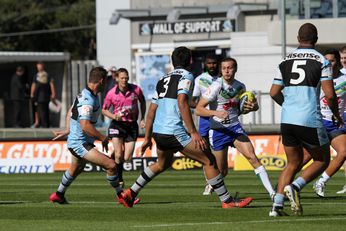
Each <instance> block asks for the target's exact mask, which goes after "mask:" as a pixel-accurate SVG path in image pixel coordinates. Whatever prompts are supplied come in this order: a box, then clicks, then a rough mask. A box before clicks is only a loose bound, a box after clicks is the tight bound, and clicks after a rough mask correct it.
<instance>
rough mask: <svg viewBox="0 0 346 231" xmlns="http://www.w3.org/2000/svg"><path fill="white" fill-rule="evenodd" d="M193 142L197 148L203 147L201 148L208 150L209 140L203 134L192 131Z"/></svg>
mask: <svg viewBox="0 0 346 231" xmlns="http://www.w3.org/2000/svg"><path fill="white" fill-rule="evenodd" d="M190 135H191V139H192V142H194V143H195V148H198V149H201V150H207V149H208V145H207V142H206V141H205V140H204V139H203V138H202V137H201V135H200V134H199V133H198V132H192V133H190Z"/></svg>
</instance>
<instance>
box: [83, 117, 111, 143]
mask: <svg viewBox="0 0 346 231" xmlns="http://www.w3.org/2000/svg"><path fill="white" fill-rule="evenodd" d="M79 123H80V125H81V128H82V130H83V132H84V133H85V134H87V135H88V136H90V137H94V138H95V139H98V140H100V141H104V140H106V139H107V136H105V135H103V134H102V133H100V132H99V131H98V130H97V129H96V128H95V127H94V125H92V123H91V122H90V120H86V119H81V120H80V122H79Z"/></svg>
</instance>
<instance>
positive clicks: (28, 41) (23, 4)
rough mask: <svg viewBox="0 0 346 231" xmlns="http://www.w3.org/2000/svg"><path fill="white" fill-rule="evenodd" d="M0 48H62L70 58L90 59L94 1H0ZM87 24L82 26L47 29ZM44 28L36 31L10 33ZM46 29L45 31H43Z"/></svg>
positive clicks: (91, 53) (93, 36)
mask: <svg viewBox="0 0 346 231" xmlns="http://www.w3.org/2000/svg"><path fill="white" fill-rule="evenodd" d="M0 4H1V7H0V25H1V27H0V36H1V37H0V50H1V51H59V52H61V51H66V52H70V53H71V56H72V58H73V59H93V58H95V57H94V53H95V51H94V50H93V49H92V48H91V44H92V43H93V42H94V41H95V37H96V28H95V26H94V25H95V14H96V9H95V0H44V1H42V0H0ZM83 26H91V27H89V28H86V29H75V30H68V31H57V32H52V31H51V32H49V31H50V30H55V29H61V28H70V27H83ZM38 30H44V31H43V32H42V33H40V34H34V33H32V34H28V35H27V34H25V35H15V36H9V35H11V34H10V33H17V32H28V31H38ZM47 32H49V33H47Z"/></svg>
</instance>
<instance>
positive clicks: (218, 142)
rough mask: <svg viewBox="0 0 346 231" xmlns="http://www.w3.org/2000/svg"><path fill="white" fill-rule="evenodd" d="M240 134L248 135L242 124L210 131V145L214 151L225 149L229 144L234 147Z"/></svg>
mask: <svg viewBox="0 0 346 231" xmlns="http://www.w3.org/2000/svg"><path fill="white" fill-rule="evenodd" d="M239 136H247V134H246V133H245V131H244V129H243V128H242V126H241V125H240V124H237V125H235V126H231V127H227V128H223V129H220V130H219V129H218V130H213V129H210V131H209V142H210V146H211V148H212V149H213V150H214V151H220V150H223V149H225V148H227V147H229V146H232V147H234V141H235V140H236V139H237V137H239Z"/></svg>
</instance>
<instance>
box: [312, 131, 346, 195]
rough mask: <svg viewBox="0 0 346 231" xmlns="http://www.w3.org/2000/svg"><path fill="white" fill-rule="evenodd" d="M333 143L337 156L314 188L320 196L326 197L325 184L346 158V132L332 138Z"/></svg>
mask: <svg viewBox="0 0 346 231" xmlns="http://www.w3.org/2000/svg"><path fill="white" fill-rule="evenodd" d="M331 145H332V147H333V148H334V150H335V151H336V156H335V157H334V159H333V160H332V161H331V162H330V164H329V166H328V168H327V169H326V170H325V171H324V172H323V173H322V175H321V177H320V178H319V179H318V180H317V181H316V182H315V184H314V189H315V192H316V194H317V195H318V196H320V197H324V194H325V193H324V190H325V184H326V183H327V182H328V181H329V179H330V178H331V177H332V176H333V175H334V174H335V173H336V172H337V171H338V170H339V169H340V168H341V166H342V165H343V163H344V162H345V159H346V134H341V135H338V136H336V137H335V138H333V139H332V141H331Z"/></svg>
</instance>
